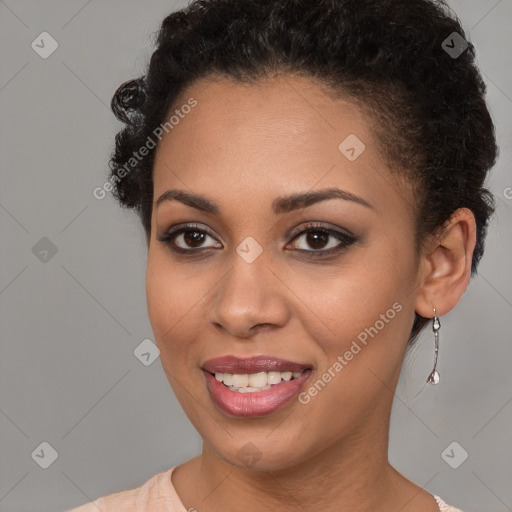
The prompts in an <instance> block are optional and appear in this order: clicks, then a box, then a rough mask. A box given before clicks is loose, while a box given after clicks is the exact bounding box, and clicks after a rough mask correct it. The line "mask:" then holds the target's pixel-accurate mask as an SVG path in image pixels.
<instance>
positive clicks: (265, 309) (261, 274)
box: [207, 255, 290, 339]
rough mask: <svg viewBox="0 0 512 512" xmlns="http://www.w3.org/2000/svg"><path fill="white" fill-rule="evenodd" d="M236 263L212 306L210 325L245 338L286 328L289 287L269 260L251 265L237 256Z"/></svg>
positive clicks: (209, 315) (209, 312) (208, 316)
mask: <svg viewBox="0 0 512 512" xmlns="http://www.w3.org/2000/svg"><path fill="white" fill-rule="evenodd" d="M234 260H235V261H234V262H233V266H232V267H231V270H230V271H229V272H228V273H227V275H226V276H225V277H224V278H223V279H222V280H221V282H220V284H219V286H218V290H217V292H216V294H215V296H214V297H213V299H212V301H211V304H210V305H209V308H208V312H207V319H208V322H209V323H210V324H212V325H213V326H214V327H215V328H216V329H220V330H223V331H225V332H226V333H228V334H229V335H231V336H233V337H236V338H241V339H248V338H251V337H253V336H254V335H255V334H256V333H259V332H263V331H270V330H273V329H277V328H279V327H283V326H284V325H286V323H287V322H288V320H289V309H290V308H289V305H288V302H287V298H286V291H287V290H288V288H287V287H286V286H285V284H284V282H283V281H282V280H281V279H280V277H279V275H278V274H276V272H275V271H273V270H272V268H271V267H270V266H269V265H268V264H267V260H266V259H265V258H261V257H260V258H258V259H256V260H255V261H253V262H252V263H247V262H246V261H244V260H243V259H242V258H240V257H239V256H238V255H236V257H235V258H234ZM288 293H289V291H288Z"/></svg>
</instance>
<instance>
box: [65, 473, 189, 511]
mask: <svg viewBox="0 0 512 512" xmlns="http://www.w3.org/2000/svg"><path fill="white" fill-rule="evenodd" d="M173 470H174V467H172V468H171V469H168V470H167V471H163V472H161V473H158V474H156V475H154V476H152V477H151V478H150V479H149V480H147V481H146V482H145V483H144V484H143V485H141V486H140V487H137V488H134V489H127V490H124V491H120V492H116V493H113V494H109V495H108V496H103V497H102V498H98V499H97V500H95V501H92V502H89V503H86V504H84V505H82V506H81V507H78V508H74V509H73V510H70V511H68V512H98V510H101V511H102V512H139V511H140V512H143V511H146V510H152V511H153V512H183V511H185V508H184V506H183V504H182V503H181V501H180V499H179V497H178V495H177V494H176V491H175V490H174V487H173V485H172V483H171V474H172V471H173Z"/></svg>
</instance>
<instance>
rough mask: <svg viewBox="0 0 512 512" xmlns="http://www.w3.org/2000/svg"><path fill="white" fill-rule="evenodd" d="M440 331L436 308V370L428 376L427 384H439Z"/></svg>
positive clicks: (434, 321) (433, 325)
mask: <svg viewBox="0 0 512 512" xmlns="http://www.w3.org/2000/svg"><path fill="white" fill-rule="evenodd" d="M439 329H441V322H440V321H439V318H438V316H437V314H436V308H434V318H433V319H432V330H433V331H434V341H435V359H434V369H433V370H432V373H431V374H430V375H429V376H428V379H427V383H428V384H432V385H436V384H437V383H438V382H439V373H437V371H436V366H437V354H438V352H439Z"/></svg>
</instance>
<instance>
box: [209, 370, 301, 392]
mask: <svg viewBox="0 0 512 512" xmlns="http://www.w3.org/2000/svg"><path fill="white" fill-rule="evenodd" d="M300 375H301V372H259V373H245V374H238V373H235V374H232V373H216V374H215V378H216V379H217V380H218V381H219V382H223V383H224V384H225V385H226V386H232V387H234V388H247V391H249V390H251V389H250V388H258V391H260V390H261V388H266V389H268V388H270V385H271V384H279V383H280V382H281V380H285V381H289V380H291V379H292V377H293V378H294V379H296V378H298V377H300Z"/></svg>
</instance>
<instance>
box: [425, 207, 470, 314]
mask: <svg viewBox="0 0 512 512" xmlns="http://www.w3.org/2000/svg"><path fill="white" fill-rule="evenodd" d="M475 244H476V222H475V216H474V215H473V212H472V211H471V210H469V209H468V208H459V209H458V210H456V211H455V212H454V213H453V214H452V215H451V217H450V218H449V219H448V221H447V222H446V223H445V225H444V228H443V230H442V232H441V233H440V234H438V235H436V236H433V237H432V238H431V240H429V242H428V243H427V244H425V247H424V250H423V251H422V255H421V259H420V266H419V274H418V278H419V282H418V291H417V296H416V304H415V309H416V312H417V313H418V314H419V315H421V316H423V317H425V318H432V317H433V316H434V310H433V308H436V313H437V314H438V315H439V316H441V315H444V314H446V313H448V311H451V310H452V309H453V308H454V307H455V305H456V304H457V303H458V302H459V300H460V298H461V297H462V295H463V294H464V292H465V291H466V288H467V287H468V285H469V280H470V277H471V262H472V258H473V251H474V250H475Z"/></svg>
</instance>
